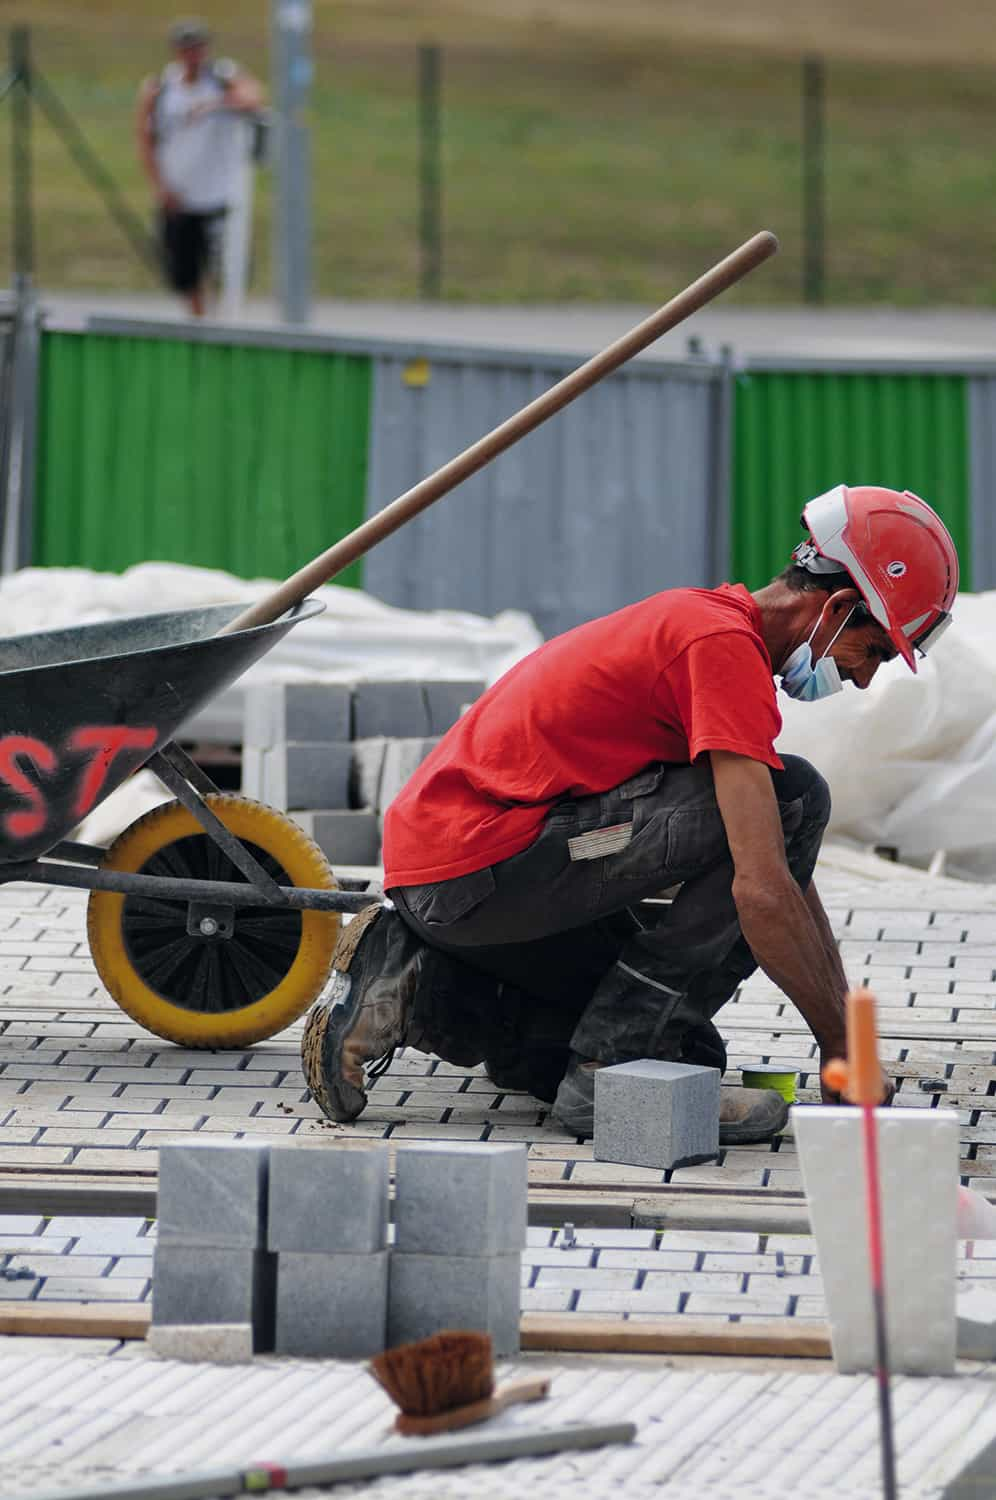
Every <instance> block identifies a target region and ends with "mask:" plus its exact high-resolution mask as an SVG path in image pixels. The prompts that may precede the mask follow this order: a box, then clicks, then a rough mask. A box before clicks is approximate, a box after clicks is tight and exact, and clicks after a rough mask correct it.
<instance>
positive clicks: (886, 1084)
mask: <svg viewBox="0 0 996 1500" xmlns="http://www.w3.org/2000/svg"><path fill="white" fill-rule="evenodd" d="M842 1052H843V1048H841V1047H821V1048H820V1098H821V1100H822V1102H823V1103H824V1104H846V1103H847V1102H848V1101H847V1100H846V1099H844V1098H843V1097H842V1096H841V1095H840V1094H838V1093H836V1092H835V1091H834V1090H833V1089H831V1088H828V1087H827V1085H826V1083H825V1082H824V1081H823V1069H824V1067H825V1066H826V1064H827V1063H828V1062H829V1061H830V1060H831V1059H832V1058H839V1057H840V1056H841V1055H842ZM895 1095H896V1085H895V1084H894V1083H893V1081H892V1079H891V1078H887V1077H886V1075H885V1073H883V1074H882V1098H881V1102H880V1105H879V1108H881V1109H885V1108H887V1107H888V1106H889V1105H890V1104H891V1103H892V1101H893V1099H894V1098H895Z"/></svg>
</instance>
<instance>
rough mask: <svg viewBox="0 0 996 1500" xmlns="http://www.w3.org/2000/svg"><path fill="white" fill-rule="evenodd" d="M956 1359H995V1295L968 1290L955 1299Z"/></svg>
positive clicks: (984, 1291) (988, 1292)
mask: <svg viewBox="0 0 996 1500" xmlns="http://www.w3.org/2000/svg"><path fill="white" fill-rule="evenodd" d="M955 1317H956V1318H957V1320H958V1334H957V1339H958V1343H957V1349H958V1358H959V1359H996V1292H990V1291H988V1290H987V1289H986V1288H985V1287H971V1288H970V1289H969V1290H968V1291H966V1292H959V1293H958V1295H957V1297H956V1299H955Z"/></svg>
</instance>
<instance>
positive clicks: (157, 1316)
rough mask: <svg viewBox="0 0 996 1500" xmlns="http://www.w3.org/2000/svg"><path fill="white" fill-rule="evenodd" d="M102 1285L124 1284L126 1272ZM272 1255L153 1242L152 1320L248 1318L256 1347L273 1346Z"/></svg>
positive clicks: (228, 1320) (234, 1320)
mask: <svg viewBox="0 0 996 1500" xmlns="http://www.w3.org/2000/svg"><path fill="white" fill-rule="evenodd" d="M105 1281H106V1285H107V1286H109V1287H114V1286H129V1285H131V1283H130V1282H129V1281H128V1280H127V1278H122V1279H121V1280H120V1281H114V1280H112V1278H110V1277H107V1278H105ZM275 1281H276V1256H274V1255H271V1254H270V1253H269V1251H267V1250H217V1249H208V1248H206V1247H205V1246H202V1245H197V1246H190V1245H176V1244H166V1245H163V1244H160V1245H157V1246H156V1250H155V1257H154V1271H153V1289H152V1319H153V1322H155V1323H251V1324H252V1326H253V1346H254V1348H255V1349H256V1351H257V1353H259V1352H262V1351H264V1350H268V1349H272V1348H273V1335H274V1307H275Z"/></svg>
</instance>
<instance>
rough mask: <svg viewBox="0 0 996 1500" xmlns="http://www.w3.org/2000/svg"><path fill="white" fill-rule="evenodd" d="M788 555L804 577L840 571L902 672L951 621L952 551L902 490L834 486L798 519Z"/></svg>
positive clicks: (938, 526) (922, 504)
mask: <svg viewBox="0 0 996 1500" xmlns="http://www.w3.org/2000/svg"><path fill="white" fill-rule="evenodd" d="M802 524H803V526H805V527H806V529H807V531H808V532H809V540H808V541H805V542H800V544H799V546H798V547H797V548H796V549H795V552H794V553H793V554H792V555H793V557H794V559H795V561H796V563H797V564H798V565H799V566H800V567H803V568H806V569H807V570H808V571H809V572H812V573H830V572H838V571H843V572H845V573H847V574H848V575H849V576H850V578H851V579H852V580H853V582H854V586H855V588H856V589H858V591H859V592H860V594H861V597H862V598H863V599H864V601H865V603H866V604H867V606H868V608H869V610H870V611H871V614H872V615H873V616H874V618H875V619H876V620H877V621H878V623H879V624H880V625H881V627H882V629H883V630H884V631H885V632H886V633H887V635H888V636H889V637H890V639H891V640H892V642H893V644H894V645H895V647H896V649H897V651H899V652H900V654H901V655H902V657H903V659H904V660H905V661H906V663H907V665H908V666H909V668H910V670H911V671H913V672H915V671H916V659H915V657H914V655H913V653H914V651H920V652H922V653H923V654H926V652H927V650H928V649H929V647H931V646H932V645H933V644H934V642H935V641H936V640H937V639H938V637H939V636H940V635H941V634H942V633H943V631H944V630H945V629H946V628H947V626H948V625H949V624H950V623H951V608H952V605H953V604H954V600H955V595H956V594H957V592H958V553H957V552H956V551H955V544H954V542H953V541H952V540H951V536H950V533H949V532H948V529H947V527H946V526H945V524H944V522H943V521H942V520H941V518H940V516H939V515H937V513H936V511H933V510H931V508H930V506H929V505H928V504H927V502H926V501H925V500H921V499H920V498H919V497H918V496H917V495H912V494H910V492H909V490H903V491H902V492H900V491H899V490H886V489H881V488H880V487H879V486H878V485H872V484H862V485H855V487H854V488H853V489H851V488H849V487H848V486H847V485H846V484H838V485H837V486H836V487H835V488H834V489H832V490H828V491H827V492H826V494H825V495H818V496H817V497H816V499H815V500H810V502H809V504H808V505H807V506H806V508H805V510H804V511H803V513H802Z"/></svg>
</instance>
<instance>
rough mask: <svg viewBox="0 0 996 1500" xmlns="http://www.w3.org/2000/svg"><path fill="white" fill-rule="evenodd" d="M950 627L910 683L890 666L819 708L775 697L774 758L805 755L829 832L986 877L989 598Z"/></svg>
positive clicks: (991, 837)
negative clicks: (936, 858) (827, 807)
mask: <svg viewBox="0 0 996 1500" xmlns="http://www.w3.org/2000/svg"><path fill="white" fill-rule="evenodd" d="M953 615H954V621H953V624H952V625H951V628H950V629H949V630H948V631H947V632H946V634H945V635H944V636H943V637H942V638H941V639H940V641H938V643H937V645H936V646H935V648H934V649H933V650H932V651H931V653H930V655H929V656H928V657H926V658H922V657H921V658H918V659H917V665H918V671H917V674H916V676H914V675H913V674H912V673H911V672H910V670H909V668H908V667H907V666H906V665H905V663H904V662H902V661H901V660H899V659H897V660H895V661H892V662H888V663H886V664H885V665H884V666H882V667H880V668H879V670H878V672H877V674H876V676H875V679H874V681H873V682H872V685H871V686H870V687H869V688H868V689H867V690H866V691H865V692H859V691H858V690H857V689H856V688H855V687H854V686H853V685H851V684H848V685H846V686H845V688H844V691H843V692H842V693H838V694H836V695H835V696H834V697H832V698H828V699H825V700H823V701H821V702H818V703H797V702H794V701H793V700H792V699H790V698H787V697H786V695H785V694H784V693H779V695H778V702H779V707H780V708H781V710H782V714H783V717H784V721H785V727H784V730H783V732H782V735H781V738H780V739H779V741H778V749H779V751H786V752H789V753H791V754H794V755H803V756H805V757H806V759H807V760H810V761H812V763H813V765H815V766H816V767H817V768H818V769H819V770H820V771H821V772H822V773H823V775H824V776H825V777H826V778H827V781H828V782H829V783H830V789H831V792H832V794H833V817H832V820H831V824H830V831H831V832H832V833H834V834H837V835H841V836H844V837H847V838H852V839H855V840H857V841H858V842H860V843H862V844H866V845H868V844H881V845H888V846H890V847H892V848H895V849H896V850H898V852H899V857H900V859H907V860H915V861H924V860H928V859H930V858H931V856H933V855H934V854H935V853H936V852H937V851H938V850H945V851H947V855H948V859H947V868H948V870H949V871H951V872H957V873H959V874H964V875H968V876H971V877H972V878H976V879H987V878H991V877H993V876H996V651H994V646H996V592H994V593H986V594H960V595H959V596H958V600H957V603H956V605H955V608H954V611H953Z"/></svg>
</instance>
